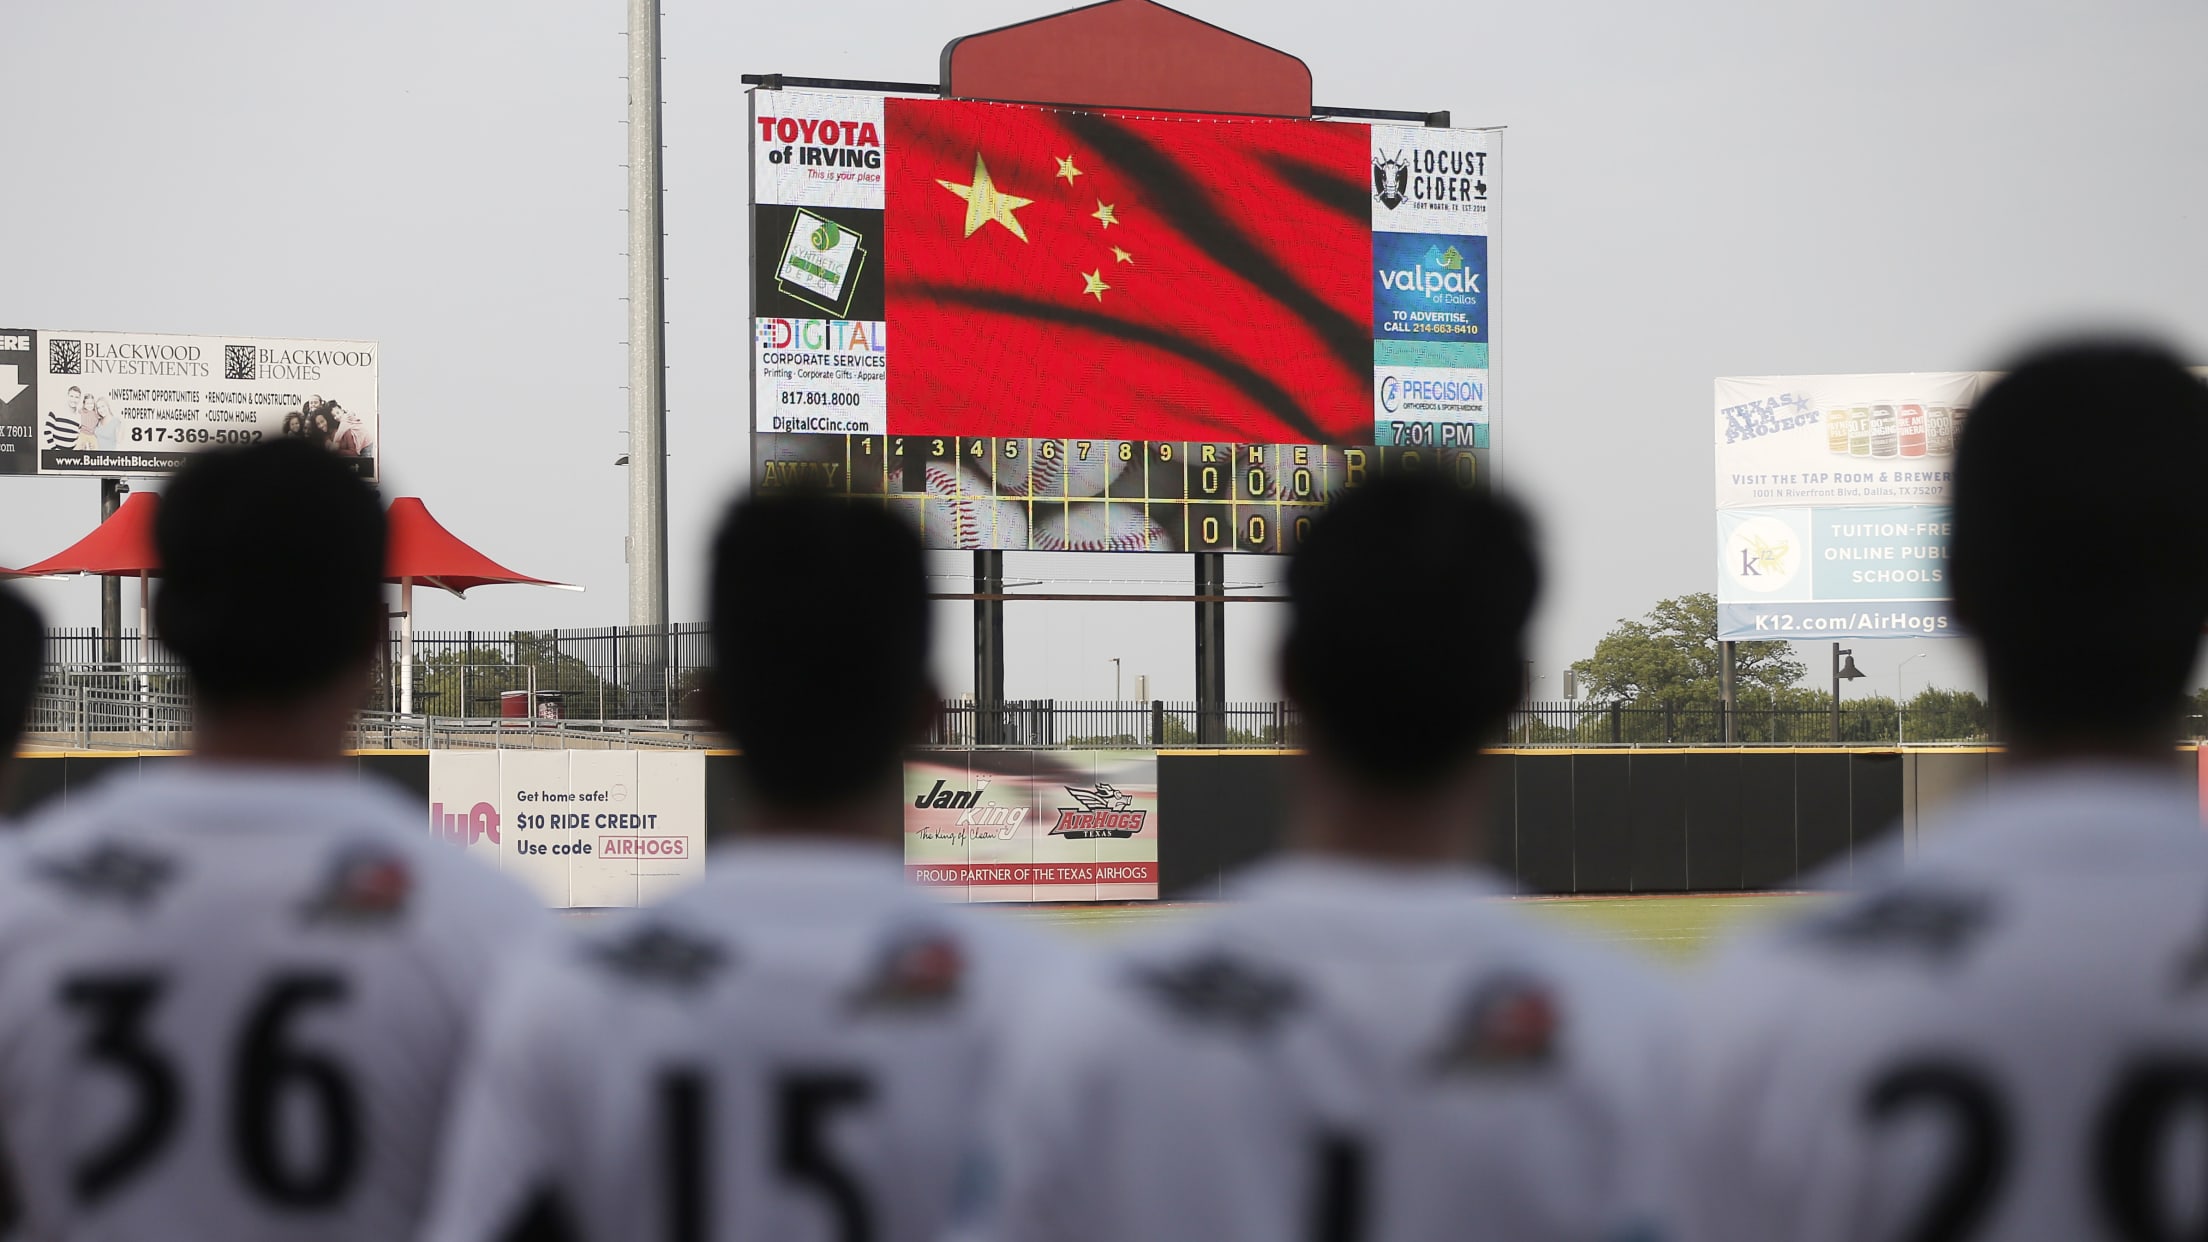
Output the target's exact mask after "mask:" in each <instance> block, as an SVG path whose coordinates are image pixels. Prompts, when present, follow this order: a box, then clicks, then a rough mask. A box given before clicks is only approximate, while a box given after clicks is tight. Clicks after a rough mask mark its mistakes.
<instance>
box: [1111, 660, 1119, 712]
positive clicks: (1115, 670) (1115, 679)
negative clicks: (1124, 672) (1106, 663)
mask: <svg viewBox="0 0 2208 1242" xmlns="http://www.w3.org/2000/svg"><path fill="white" fill-rule="evenodd" d="M1112 702H1114V703H1117V702H1119V657H1118V656H1113V657H1112Z"/></svg>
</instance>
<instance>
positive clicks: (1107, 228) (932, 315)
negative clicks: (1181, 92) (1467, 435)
mask: <svg viewBox="0 0 2208 1242" xmlns="http://www.w3.org/2000/svg"><path fill="white" fill-rule="evenodd" d="M886 119H887V128H888V133H887V135H886V138H887V144H886V145H887V148H888V151H889V154H890V160H889V161H888V164H889V170H888V174H887V178H886V186H885V191H884V193H885V196H886V200H887V201H886V206H887V212H886V221H885V224H884V227H883V232H884V234H885V237H884V247H883V248H884V251H885V255H886V258H885V263H886V266H885V269H884V270H885V272H886V275H887V281H886V285H887V303H888V305H887V319H888V321H889V323H891V324H892V325H894V327H895V330H896V331H895V336H894V338H893V340H894V342H895V345H894V350H893V353H892V356H891V360H890V365H889V367H888V372H889V409H890V422H889V430H890V431H891V432H892V433H896V434H919V433H927V434H932V435H976V436H1039V437H1049V438H1068V439H1071V438H1080V437H1092V436H1093V437H1099V438H1118V439H1137V440H1213V441H1237V442H1242V443H1268V444H1285V443H1333V444H1362V443H1368V442H1370V440H1371V437H1372V417H1373V415H1372V226H1371V206H1370V198H1369V192H1370V187H1369V185H1368V184H1367V182H1368V175H1369V170H1370V167H1371V158H1370V154H1369V152H1370V145H1371V143H1370V138H1369V136H1368V130H1367V128H1366V127H1365V126H1362V125H1349V124H1334V123H1327V122H1314V121H1268V120H1252V119H1246V118H1225V117H1202V116H1157V115H1144V116H1133V115H1128V114H1119V113H1104V112H1075V111H1067V110H1060V109H1048V108H1035V107H1024V106H1020V105H1011V104H987V103H973V102H966V101H959V100H921V99H891V100H889V101H887V116H886Z"/></svg>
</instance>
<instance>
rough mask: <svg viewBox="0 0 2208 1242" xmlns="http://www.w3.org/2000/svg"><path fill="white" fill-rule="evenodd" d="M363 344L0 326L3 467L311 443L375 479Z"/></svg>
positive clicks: (370, 391) (36, 469)
mask: <svg viewBox="0 0 2208 1242" xmlns="http://www.w3.org/2000/svg"><path fill="white" fill-rule="evenodd" d="M376 355H377V349H376V345H375V344H374V343H373V342H369V341H306V340H293V339H269V338H260V337H241V336H177V335H173V334H166V333H148V332H77V331H55V330H49V329H43V328H36V329H34V328H0V474H50V475H93V476H101V477H114V476H123V475H166V474H173V473H174V472H175V471H176V470H177V468H178V467H180V466H182V465H183V464H184V460H185V458H186V457H188V456H190V455H191V453H192V452H193V451H195V450H197V449H202V448H207V447H209V446H212V445H218V444H250V443H253V442H255V441H259V440H265V439H272V438H274V437H277V436H285V435H289V436H301V437H305V438H309V439H314V440H317V441H319V442H321V443H323V444H325V445H327V446H329V448H330V449H332V450H333V451H335V452H337V453H339V454H341V455H343V456H344V457H346V458H347V459H348V460H349V461H351V462H352V463H353V465H354V468H355V469H357V470H358V471H359V472H360V473H361V474H362V475H363V476H365V477H367V478H370V479H373V478H375V477H376V462H377V454H378V444H377V439H378V428H377V419H376Z"/></svg>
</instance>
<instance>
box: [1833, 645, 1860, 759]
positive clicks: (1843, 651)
mask: <svg viewBox="0 0 2208 1242" xmlns="http://www.w3.org/2000/svg"><path fill="white" fill-rule="evenodd" d="M1842 656H1846V657H1847V658H1848V663H1847V666H1846V667H1844V668H1843V667H1841V664H1840V657H1842ZM1861 676H1863V670H1862V669H1859V668H1857V667H1856V666H1855V649H1854V648H1852V647H1842V646H1841V645H1840V644H1838V643H1834V644H1833V645H1832V744H1833V745H1835V746H1838V745H1839V744H1840V683H1841V682H1842V681H1844V680H1845V681H1854V680H1855V679H1856V678H1858V677H1861Z"/></svg>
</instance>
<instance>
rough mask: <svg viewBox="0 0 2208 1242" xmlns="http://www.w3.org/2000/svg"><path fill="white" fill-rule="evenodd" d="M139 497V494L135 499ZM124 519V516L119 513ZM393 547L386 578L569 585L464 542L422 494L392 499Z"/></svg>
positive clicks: (462, 586) (460, 588)
mask: <svg viewBox="0 0 2208 1242" xmlns="http://www.w3.org/2000/svg"><path fill="white" fill-rule="evenodd" d="M133 499H135V497H133ZM116 516H117V517H121V516H122V515H121V514H117V515H116ZM387 516H388V518H389V520H390V524H391V549H390V551H389V553H388V554H387V555H386V557H385V559H384V574H383V577H384V581H386V582H403V581H406V580H408V579H412V580H413V581H415V582H421V583H426V584H428V585H430V586H436V587H443V588H444V589H445V590H447V591H450V592H452V593H453V594H454V595H459V594H461V593H462V592H464V591H466V590H468V589H469V588H470V587H479V586H498V585H502V584H506V583H520V584H526V585H530V586H550V587H556V586H564V585H565V584H564V583H559V582H551V581H547V580H546V579H543V578H532V577H530V576H529V575H527V574H517V573H515V572H514V571H513V570H511V569H508V568H506V567H505V566H504V565H501V564H499V563H498V562H497V561H494V560H492V559H491V558H490V557H487V556H485V555H483V554H482V553H481V552H478V551H476V550H475V549H474V548H471V547H469V546H468V545H467V544H465V543H463V542H461V540H460V537H459V536H458V535H455V534H453V533H452V532H451V531H449V530H446V529H445V528H444V526H443V524H441V523H439V522H438V520H437V519H436V518H433V517H431V516H430V515H429V510H428V508H427V507H425V506H424V505H423V504H422V501H421V498H420V497H418V496H401V497H399V498H398V499H396V500H394V501H392V502H391V511H390V513H389V514H388V515H387Z"/></svg>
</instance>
